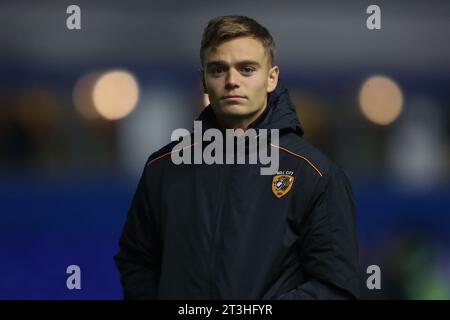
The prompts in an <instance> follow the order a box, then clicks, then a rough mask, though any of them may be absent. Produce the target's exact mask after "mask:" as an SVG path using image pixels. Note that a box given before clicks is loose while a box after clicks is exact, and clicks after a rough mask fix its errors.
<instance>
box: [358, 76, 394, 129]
mask: <svg viewBox="0 0 450 320" xmlns="http://www.w3.org/2000/svg"><path fill="white" fill-rule="evenodd" d="M402 106H403V94H402V91H401V89H400V87H399V86H398V84H397V83H396V82H395V81H394V80H392V79H390V78H388V77H386V76H381V75H378V76H372V77H370V78H368V79H367V80H366V81H365V82H364V84H363V85H362V87H361V90H360V93H359V107H360V108H361V111H362V113H363V114H364V116H365V117H366V118H367V119H369V120H370V121H372V122H374V123H376V124H380V125H388V124H390V123H392V122H393V121H395V120H396V119H397V118H398V117H399V115H400V113H401V111H402Z"/></svg>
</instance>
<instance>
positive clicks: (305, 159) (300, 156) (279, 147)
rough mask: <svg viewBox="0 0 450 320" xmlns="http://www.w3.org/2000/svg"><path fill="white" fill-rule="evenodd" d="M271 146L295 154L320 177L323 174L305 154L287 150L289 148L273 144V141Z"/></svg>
mask: <svg viewBox="0 0 450 320" xmlns="http://www.w3.org/2000/svg"><path fill="white" fill-rule="evenodd" d="M270 145H271V146H272V147H275V148H278V149H280V150H283V151H284V152H287V153H289V154H290V155H293V156H295V157H297V158H300V159H303V160H304V161H306V162H307V163H308V164H309V165H310V166H311V167H312V168H313V169H314V170H315V171H316V172H317V173H318V174H319V176H321V177H323V174H322V172H321V171H320V170H319V169H318V168H317V166H315V165H314V164H313V163H312V162H311V161H310V160H309V159H308V158H306V157H305V156H303V155H301V154H298V153H295V152H294V151H291V150H289V149H287V148H284V147H281V146H277V145H275V144H273V143H271V144H270Z"/></svg>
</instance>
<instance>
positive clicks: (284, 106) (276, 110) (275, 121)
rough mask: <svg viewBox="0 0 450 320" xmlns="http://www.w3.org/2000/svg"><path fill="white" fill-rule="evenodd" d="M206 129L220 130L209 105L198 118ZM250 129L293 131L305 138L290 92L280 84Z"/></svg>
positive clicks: (270, 95)
mask: <svg viewBox="0 0 450 320" xmlns="http://www.w3.org/2000/svg"><path fill="white" fill-rule="evenodd" d="M197 120H200V121H202V125H203V128H204V129H208V128H219V125H218V122H217V119H216V116H215V114H214V110H213V108H212V107H211V105H208V106H207V107H206V108H205V109H204V110H203V111H202V112H201V113H200V116H199V117H198V119H197ZM249 128H254V129H279V130H283V131H284V130H291V131H294V132H296V133H297V134H298V135H299V136H303V128H302V125H301V124H300V121H299V119H298V117H297V114H296V112H295V107H294V104H293V103H292V100H291V98H290V96H289V91H288V90H287V89H286V88H285V87H284V86H283V85H282V84H281V82H278V85H277V87H276V89H275V90H274V91H272V92H271V93H269V94H268V99H267V107H266V109H265V110H264V112H263V113H262V114H261V115H260V116H259V117H258V118H257V119H256V120H255V121H253V122H252V123H251V124H250V126H249Z"/></svg>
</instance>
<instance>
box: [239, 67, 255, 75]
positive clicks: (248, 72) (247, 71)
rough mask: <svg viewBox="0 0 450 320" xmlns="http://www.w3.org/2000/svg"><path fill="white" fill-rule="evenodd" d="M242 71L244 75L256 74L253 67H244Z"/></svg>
mask: <svg viewBox="0 0 450 320" xmlns="http://www.w3.org/2000/svg"><path fill="white" fill-rule="evenodd" d="M241 71H242V72H243V73H246V74H251V73H253V72H255V68H252V67H243V68H242V69H241Z"/></svg>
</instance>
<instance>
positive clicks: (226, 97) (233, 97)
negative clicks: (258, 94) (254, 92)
mask: <svg viewBox="0 0 450 320" xmlns="http://www.w3.org/2000/svg"><path fill="white" fill-rule="evenodd" d="M241 99H245V97H244V96H239V95H227V96H223V97H222V100H241Z"/></svg>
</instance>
